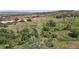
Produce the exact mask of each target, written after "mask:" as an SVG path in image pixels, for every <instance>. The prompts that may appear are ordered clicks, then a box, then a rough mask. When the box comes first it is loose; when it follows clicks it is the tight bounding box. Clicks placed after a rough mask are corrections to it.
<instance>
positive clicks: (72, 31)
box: [68, 28, 79, 38]
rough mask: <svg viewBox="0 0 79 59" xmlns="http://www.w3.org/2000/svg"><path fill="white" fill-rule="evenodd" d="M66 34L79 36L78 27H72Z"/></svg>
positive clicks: (74, 36)
mask: <svg viewBox="0 0 79 59" xmlns="http://www.w3.org/2000/svg"><path fill="white" fill-rule="evenodd" d="M68 35H69V36H70V37H73V38H77V37H78V36H79V29H78V28H74V29H72V30H71V32H70V33H69V34H68Z"/></svg>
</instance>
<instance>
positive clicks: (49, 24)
mask: <svg viewBox="0 0 79 59" xmlns="http://www.w3.org/2000/svg"><path fill="white" fill-rule="evenodd" d="M46 25H47V26H49V27H55V26H56V22H54V21H53V20H49V21H48V22H47V23H46Z"/></svg>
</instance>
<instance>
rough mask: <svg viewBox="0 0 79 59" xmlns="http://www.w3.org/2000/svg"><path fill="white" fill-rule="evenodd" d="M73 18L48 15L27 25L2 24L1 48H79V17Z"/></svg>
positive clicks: (0, 29)
mask: <svg viewBox="0 0 79 59" xmlns="http://www.w3.org/2000/svg"><path fill="white" fill-rule="evenodd" d="M73 17H76V16H75V15H72V14H66V15H63V16H61V15H60V16H56V17H53V16H50V15H48V17H46V18H45V17H40V19H38V18H37V20H36V22H32V19H28V20H27V21H30V22H27V23H24V22H23V23H22V22H21V23H16V24H11V25H7V24H6V25H5V24H0V48H5V49H10V48H12V49H16V48H18V49H19V48H22V49H25V48H27V49H28V48H30V49H41V48H44V49H49V48H79V17H78V18H73ZM15 20H18V18H15Z"/></svg>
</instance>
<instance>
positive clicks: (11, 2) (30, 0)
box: [0, 0, 79, 12]
mask: <svg viewBox="0 0 79 59" xmlns="http://www.w3.org/2000/svg"><path fill="white" fill-rule="evenodd" d="M78 6H79V0H0V12H2V11H4V12H5V11H8V12H9V11H18V12H20V11H24V12H25V11H28V12H32V11H33V12H37V11H38V12H39V11H40V12H42V11H45V12H47V11H51V10H79V7H78Z"/></svg>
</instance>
